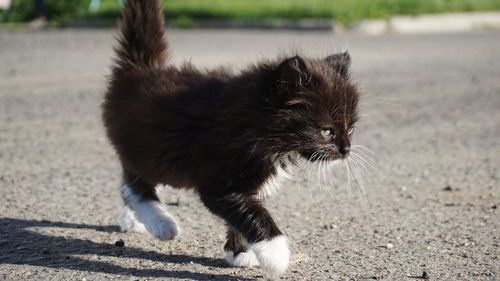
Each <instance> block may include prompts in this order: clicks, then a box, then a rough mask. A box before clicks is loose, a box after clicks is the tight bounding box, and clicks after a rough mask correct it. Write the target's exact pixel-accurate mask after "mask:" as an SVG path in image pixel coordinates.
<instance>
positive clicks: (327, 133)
mask: <svg viewBox="0 0 500 281" xmlns="http://www.w3.org/2000/svg"><path fill="white" fill-rule="evenodd" d="M321 135H322V136H323V137H324V138H327V139H330V138H333V137H335V135H334V134H333V132H332V130H331V129H322V130H321Z"/></svg>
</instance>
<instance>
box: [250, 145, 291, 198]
mask: <svg viewBox="0 0 500 281" xmlns="http://www.w3.org/2000/svg"><path fill="white" fill-rule="evenodd" d="M290 158H292V159H294V156H293V155H288V154H285V155H284V156H283V157H282V158H281V159H278V160H276V162H275V163H274V167H275V169H276V174H275V175H274V176H272V177H270V178H269V179H268V180H267V182H266V183H265V184H264V185H263V186H262V188H261V189H260V190H259V193H258V194H257V198H258V199H259V200H264V199H267V198H269V197H271V196H273V195H274V194H275V193H277V192H278V190H279V188H280V187H281V185H282V184H283V183H284V182H285V180H287V179H290V177H291V176H290V173H289V171H290V170H291V169H292V168H293V166H294V165H295V164H294V162H293V161H295V160H290ZM281 164H285V168H283V167H282V166H281Z"/></svg>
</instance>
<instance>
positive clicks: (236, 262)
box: [225, 250, 260, 267]
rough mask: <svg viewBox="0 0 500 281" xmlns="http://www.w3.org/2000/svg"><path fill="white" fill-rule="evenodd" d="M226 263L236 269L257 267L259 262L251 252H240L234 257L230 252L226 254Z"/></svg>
mask: <svg viewBox="0 0 500 281" xmlns="http://www.w3.org/2000/svg"><path fill="white" fill-rule="evenodd" d="M225 258H226V261H227V263H229V264H230V265H231V266H236V267H255V266H259V265H260V264H259V261H258V260H257V257H256V256H255V253H254V252H253V251H252V250H248V251H246V252H241V253H239V254H237V255H236V256H234V253H233V252H232V251H229V252H226V257H225Z"/></svg>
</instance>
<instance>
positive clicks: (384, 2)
mask: <svg viewBox="0 0 500 281" xmlns="http://www.w3.org/2000/svg"><path fill="white" fill-rule="evenodd" d="M146 1H151V0H146ZM162 1H163V3H164V5H165V10H166V15H167V19H169V20H172V21H175V22H176V23H178V24H180V25H182V26H191V25H192V24H193V21H195V20H196V19H238V20H271V19H299V18H320V19H336V20H339V21H341V22H343V23H345V24H351V23H353V22H355V21H359V20H362V19H366V18H387V17H390V16H392V15H417V14H423V13H441V12H462V11H485V10H500V0H307V1H306V0H162ZM13 2H14V6H13V7H12V9H11V11H10V15H9V17H8V18H9V21H12V22H21V21H27V20H30V19H32V18H33V16H34V8H33V0H13ZM45 2H46V5H47V10H48V17H49V19H50V20H51V21H64V20H68V19H75V18H82V17H100V18H103V17H104V18H113V17H117V16H118V15H119V13H120V12H119V1H117V0H101V2H102V3H101V6H100V8H99V10H98V11H97V12H96V13H94V14H89V12H88V6H89V3H90V0H45Z"/></svg>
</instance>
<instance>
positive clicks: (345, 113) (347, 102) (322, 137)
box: [277, 53, 359, 161]
mask: <svg viewBox="0 0 500 281" xmlns="http://www.w3.org/2000/svg"><path fill="white" fill-rule="evenodd" d="M349 64H350V57H349V55H348V54H347V53H343V54H336V55H332V56H329V57H327V58H326V59H323V60H315V61H312V60H311V61H305V60H303V59H301V58H300V57H293V58H290V59H287V60H285V62H283V63H282V64H281V65H280V68H279V72H280V73H281V78H280V86H279V90H278V91H279V92H280V93H281V96H282V97H284V99H283V101H284V102H285V103H284V106H283V109H282V110H280V112H279V114H278V115H277V119H278V120H277V121H278V122H281V126H280V127H281V129H282V133H283V138H282V141H284V142H285V143H286V145H287V147H288V148H289V149H290V150H292V151H296V152H298V153H299V154H300V155H301V156H302V157H304V158H306V159H308V160H309V161H317V160H336V159H342V158H345V157H347V156H348V154H349V151H350V143H351V137H352V135H353V132H354V124H355V123H356V121H357V105H358V98H359V94H358V92H357V90H356V88H355V87H354V85H353V84H352V83H351V82H350V81H349V76H348V68H349Z"/></svg>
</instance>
